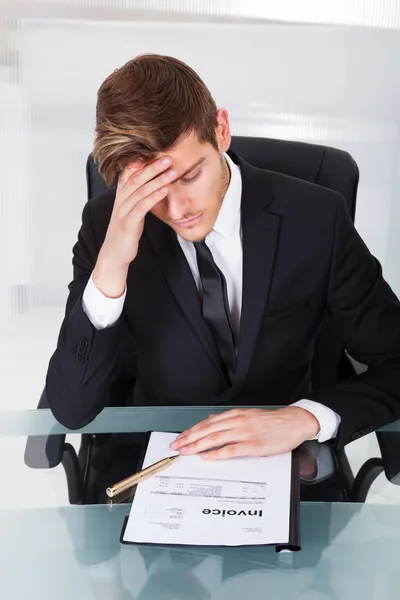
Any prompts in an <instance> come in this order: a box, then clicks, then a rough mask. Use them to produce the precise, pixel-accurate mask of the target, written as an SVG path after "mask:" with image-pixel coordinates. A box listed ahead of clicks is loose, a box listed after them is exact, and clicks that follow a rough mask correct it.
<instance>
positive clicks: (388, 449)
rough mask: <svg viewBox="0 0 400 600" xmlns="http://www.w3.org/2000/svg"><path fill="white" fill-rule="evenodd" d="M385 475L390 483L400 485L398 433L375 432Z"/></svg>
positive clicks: (399, 437)
mask: <svg viewBox="0 0 400 600" xmlns="http://www.w3.org/2000/svg"><path fill="white" fill-rule="evenodd" d="M375 433H376V437H377V438H378V443H379V448H380V450H381V455H382V463H383V468H384V470H385V475H386V478H387V480H388V481H390V483H393V484H394V485H400V431H376V432H375Z"/></svg>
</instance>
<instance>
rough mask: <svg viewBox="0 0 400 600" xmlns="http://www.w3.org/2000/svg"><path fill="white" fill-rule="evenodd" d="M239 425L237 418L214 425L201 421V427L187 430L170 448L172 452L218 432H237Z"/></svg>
mask: <svg viewBox="0 0 400 600" xmlns="http://www.w3.org/2000/svg"><path fill="white" fill-rule="evenodd" d="M241 424H242V423H241V420H240V418H239V419H238V418H237V417H233V418H232V419H225V421H221V422H218V421H217V422H216V423H211V422H210V423H208V422H207V421H203V425H202V426H201V427H197V428H196V429H189V430H188V431H187V432H185V433H182V434H181V435H180V436H178V437H177V439H176V440H175V442H172V443H171V448H172V449H173V450H178V449H179V448H182V447H183V446H187V445H188V444H193V443H194V442H197V441H198V440H201V439H202V438H205V437H208V436H212V435H214V434H216V433H218V432H222V431H228V430H229V431H232V430H237V429H239V427H240V425H241Z"/></svg>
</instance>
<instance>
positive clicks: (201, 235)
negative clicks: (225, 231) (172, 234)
mask: <svg viewBox="0 0 400 600" xmlns="http://www.w3.org/2000/svg"><path fill="white" fill-rule="evenodd" d="M175 231H176V233H177V234H178V235H179V237H181V238H182V239H184V240H186V241H187V242H201V241H202V240H204V239H205V238H206V237H207V236H208V234H209V233H210V231H211V229H210V230H208V229H203V231H200V232H199V231H185V230H183V231H182V230H181V231H178V230H175Z"/></svg>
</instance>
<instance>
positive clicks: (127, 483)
mask: <svg viewBox="0 0 400 600" xmlns="http://www.w3.org/2000/svg"><path fill="white" fill-rule="evenodd" d="M179 456H180V455H179V454H177V455H176V456H171V457H167V458H163V459H162V460H159V461H158V462H156V463H154V464H153V465H150V466H149V467H146V468H145V469H143V470H142V471H139V472H138V473H135V474H134V475H130V477H126V479H123V480H122V481H119V482H118V483H114V485H112V486H111V487H109V488H107V489H106V494H107V496H108V497H109V498H113V497H114V496H116V494H120V493H121V492H123V491H125V490H127V489H128V488H130V487H131V486H132V485H135V484H137V483H140V482H141V481H143V479H145V478H146V477H149V476H150V475H155V474H156V473H159V472H160V471H163V470H164V469H165V468H166V467H169V465H170V464H172V463H173V462H174V461H175V460H176V459H177V458H179Z"/></svg>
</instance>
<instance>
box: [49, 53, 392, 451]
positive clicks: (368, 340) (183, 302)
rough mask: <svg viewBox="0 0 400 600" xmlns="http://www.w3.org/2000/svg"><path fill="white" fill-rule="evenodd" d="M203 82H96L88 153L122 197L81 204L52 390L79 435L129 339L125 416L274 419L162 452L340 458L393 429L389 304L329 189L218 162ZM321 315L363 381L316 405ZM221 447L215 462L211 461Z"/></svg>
mask: <svg viewBox="0 0 400 600" xmlns="http://www.w3.org/2000/svg"><path fill="white" fill-rule="evenodd" d="M229 145H230V128H229V121H228V115H227V112H226V110H225V109H219V110H217V107H216V105H215V103H214V101H213V99H212V97H211V95H210V93H209V91H208V89H207V88H206V87H205V85H204V83H203V82H202V81H201V80H200V78H199V77H198V75H197V74H196V73H195V72H194V71H193V70H192V69H190V67H188V66H187V65H185V64H184V63H181V62H180V61H178V60H176V59H173V58H170V57H162V56H157V55H146V56H141V57H137V58H136V59H133V60H132V61H130V62H129V63H127V65H125V66H123V67H122V68H121V69H118V70H117V71H116V72H114V73H113V74H112V75H110V76H109V77H108V78H107V79H106V80H105V82H104V83H103V84H102V86H101V88H100V90H99V94H98V102H97V120H96V142H95V148H94V155H95V158H96V159H97V161H98V164H99V171H100V173H101V174H102V175H103V177H104V179H105V181H106V182H107V183H108V184H109V185H111V184H112V182H113V181H114V178H115V176H116V175H117V174H118V185H117V187H116V189H114V188H111V189H110V190H109V191H108V192H107V193H106V194H104V195H103V196H101V197H98V198H95V199H93V200H91V201H89V202H88V203H87V205H86V206H85V208H84V211H83V219H82V227H81V230H80V232H79V237H78V242H77V244H76V245H75V247H74V259H73V265H74V278H73V281H72V283H71V284H70V287H69V290H70V294H69V298H68V302H67V309H66V316H65V319H64V322H63V324H62V327H61V332H60V336H59V340H58V345H57V349H56V351H55V353H54V355H53V356H52V358H51V360H50V365H49V371H48V376H47V382H46V389H47V395H48V399H49V402H50V406H51V409H52V411H53V413H54V415H55V416H56V417H57V418H58V419H59V421H61V422H62V423H64V424H65V425H66V426H68V427H70V428H72V429H74V428H78V427H81V426H83V425H85V424H86V423H88V422H90V421H91V420H92V419H93V418H94V417H95V416H96V415H97V414H98V413H99V412H100V411H101V410H102V409H103V408H104V407H105V406H106V405H107V404H108V402H109V398H110V390H111V387H112V385H113V383H114V382H115V380H116V379H117V377H118V373H119V370H120V362H121V360H122V359H123V357H122V358H121V353H122V354H123V352H124V350H122V340H124V339H126V337H127V336H130V338H131V339H132V344H133V345H134V348H135V353H136V357H137V358H136V361H135V363H134V361H132V370H135V373H134V375H135V380H136V382H135V386H134V391H133V395H132V399H131V402H132V404H134V405H210V404H233V405H235V404H237V405H276V406H282V405H283V406H284V408H277V409H276V410H272V411H270V410H263V409H250V408H249V409H237V410H233V411H228V412H226V413H224V414H222V415H218V416H213V417H210V418H209V419H207V420H206V421H204V422H202V423H199V424H198V425H196V426H195V427H193V428H192V429H190V430H189V431H186V432H184V433H183V435H182V436H180V437H179V438H178V440H177V441H176V442H175V443H174V444H173V448H174V449H178V450H179V451H180V452H181V453H182V454H191V453H194V452H200V451H202V452H203V453H204V454H203V455H202V456H203V457H204V458H205V459H215V458H225V457H230V456H248V455H264V454H273V453H279V452H284V451H288V450H291V449H293V448H295V447H297V446H299V445H300V444H301V443H302V442H303V441H305V440H309V439H318V440H319V441H321V442H322V441H326V440H328V439H333V440H335V443H336V445H337V447H339V448H340V447H343V445H345V444H346V443H348V442H350V441H351V440H352V439H355V438H356V437H360V435H362V434H365V433H368V432H370V431H372V430H373V429H376V428H378V427H380V426H382V425H384V424H385V423H388V422H390V421H392V420H395V419H396V418H399V416H400V303H399V301H398V299H397V298H396V296H395V295H394V293H393V292H392V290H391V289H390V287H389V286H388V284H387V283H386V282H385V280H384V279H383V277H382V271H381V267H380V265H379V263H378V262H377V260H376V259H375V258H374V257H373V256H371V254H370V253H369V251H368V249H367V247H366V246H365V244H364V243H363V241H362V240H361V238H360V236H359V235H358V234H357V232H356V230H355V229H354V227H353V224H352V222H351V219H350V217H349V215H348V213H347V210H346V207H345V203H344V200H343V198H342V197H341V196H340V195H339V194H337V193H335V192H333V191H330V190H327V189H324V188H321V187H319V186H316V185H313V184H310V183H306V182H303V181H300V180H297V179H293V178H290V177H287V176H284V175H280V174H277V173H273V172H269V171H264V170H260V169H256V168H254V167H252V166H250V165H249V164H247V163H246V162H245V161H243V160H242V159H241V158H240V157H239V156H236V155H235V154H233V153H229ZM325 311H328V313H329V314H330V315H331V317H332V319H333V321H334V323H335V325H336V327H337V328H338V330H339V331H340V334H341V335H342V337H343V340H344V342H345V345H346V348H347V350H348V352H349V353H350V354H351V355H352V356H353V357H354V358H356V359H358V360H359V361H360V362H362V363H365V364H367V365H368V367H369V369H368V372H366V373H363V374H362V375H359V376H357V377H354V378H353V379H350V380H346V381H340V382H338V383H336V384H335V385H333V386H331V387H328V388H326V389H321V390H313V389H312V387H311V379H310V363H311V359H312V354H313V345H314V341H315V338H316V336H317V334H318V331H319V329H320V327H321V324H322V319H323V315H324V313H325ZM216 448H217V449H216Z"/></svg>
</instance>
